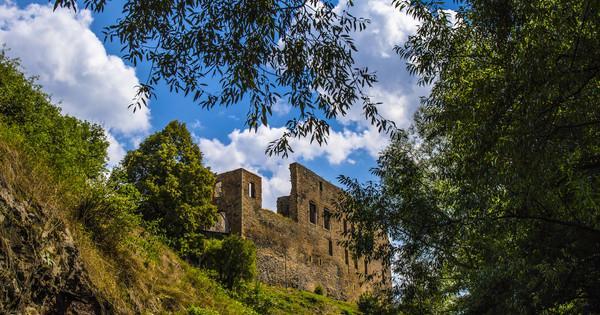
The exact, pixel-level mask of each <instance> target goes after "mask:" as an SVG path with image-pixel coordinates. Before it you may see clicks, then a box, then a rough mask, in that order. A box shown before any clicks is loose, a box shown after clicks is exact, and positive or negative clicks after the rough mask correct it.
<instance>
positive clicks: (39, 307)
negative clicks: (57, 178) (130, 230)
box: [0, 145, 110, 314]
mask: <svg viewBox="0 0 600 315" xmlns="http://www.w3.org/2000/svg"><path fill="white" fill-rule="evenodd" d="M0 154H1V158H0V159H1V160H2V164H1V173H0V249H1V250H0V283H2V286H0V309H1V310H3V311H5V312H8V313H18V314H22V313H33V314H35V313H59V314H63V313H78V314H86V313H89V314H103V313H107V312H108V311H110V306H109V305H107V304H106V303H105V302H103V301H102V300H101V299H98V298H97V297H96V292H95V289H94V287H93V285H92V283H91V281H90V279H89V277H88V275H87V272H86V270H85V268H84V264H83V262H82V259H81V256H80V254H79V251H78V250H77V247H76V246H75V243H74V240H73V237H72V235H71V233H70V232H69V230H68V229H67V228H66V227H65V225H64V224H63V222H62V221H61V220H60V219H59V218H57V217H56V216H53V215H52V213H51V212H50V211H51V210H52V209H51V208H52V207H51V206H50V205H49V204H41V203H40V202H39V199H38V197H39V194H41V193H42V189H41V188H42V187H43V186H40V185H34V184H33V181H35V180H39V179H40V178H31V177H30V178H29V179H26V178H25V180H26V181H28V182H29V183H27V184H28V185H27V186H28V187H30V188H33V189H34V190H36V191H34V190H26V189H24V187H25V186H24V185H23V184H25V182H24V178H23V176H26V174H24V170H25V168H23V167H22V165H21V162H22V160H21V159H20V158H19V156H18V154H17V153H16V152H15V151H11V150H10V149H9V148H8V147H6V146H4V145H2V148H0ZM9 161H10V162H9ZM27 175H32V174H27ZM28 177H29V176H28ZM46 200H49V199H46Z"/></svg>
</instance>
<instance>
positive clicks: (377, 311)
mask: <svg viewBox="0 0 600 315" xmlns="http://www.w3.org/2000/svg"><path fill="white" fill-rule="evenodd" d="M356 304H357V306H358V310H359V311H360V312H361V313H363V314H364V315H387V314H390V315H391V314H397V312H396V311H395V309H394V307H393V305H392V303H390V302H386V301H385V299H383V298H382V297H380V296H377V295H374V294H372V293H363V294H361V295H360V297H359V298H358V302H357V303H356Z"/></svg>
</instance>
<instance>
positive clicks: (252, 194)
mask: <svg viewBox="0 0 600 315" xmlns="http://www.w3.org/2000/svg"><path fill="white" fill-rule="evenodd" d="M248 196H249V197H250V198H256V187H255V185H254V183H253V182H249V183H248Z"/></svg>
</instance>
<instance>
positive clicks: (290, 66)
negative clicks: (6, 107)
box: [54, 0, 390, 154]
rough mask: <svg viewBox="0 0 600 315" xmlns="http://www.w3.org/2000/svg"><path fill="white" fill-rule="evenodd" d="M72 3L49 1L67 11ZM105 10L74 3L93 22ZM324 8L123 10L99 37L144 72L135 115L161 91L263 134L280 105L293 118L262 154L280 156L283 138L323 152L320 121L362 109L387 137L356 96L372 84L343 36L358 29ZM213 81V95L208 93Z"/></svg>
mask: <svg viewBox="0 0 600 315" xmlns="http://www.w3.org/2000/svg"><path fill="white" fill-rule="evenodd" d="M76 2H77V1H75V0H55V1H54V3H55V7H59V6H62V7H69V8H75V3H76ZM106 2H107V1H106V0H84V1H83V3H84V4H85V6H86V7H87V8H90V9H92V10H94V11H96V12H99V11H102V10H103V8H104V6H105V4H106ZM351 2H352V1H349V2H348V3H349V4H351ZM334 8H335V3H334V2H331V1H319V0H277V1H264V0H261V1H231V0H227V1H212V0H194V1H144V0H128V1H125V2H124V3H123V17H121V18H119V19H118V20H117V21H116V23H115V24H114V25H111V26H109V27H107V28H106V30H105V31H106V34H107V37H108V38H109V39H110V40H113V39H116V40H118V42H119V43H120V44H121V46H122V49H123V51H124V52H125V55H124V56H123V58H124V59H125V60H126V61H128V62H130V63H132V64H133V65H136V64H137V63H139V62H148V63H149V64H152V65H153V67H152V68H151V70H150V71H151V74H150V76H149V80H148V82H145V83H143V84H142V85H141V86H140V88H139V99H138V102H136V103H135V104H132V105H133V106H141V104H144V105H145V104H146V100H147V99H148V98H150V97H152V96H153V95H154V94H153V86H155V85H157V84H158V83H159V82H161V81H162V82H164V83H166V84H167V85H168V86H169V87H170V88H171V90H174V91H175V92H182V93H184V94H185V95H188V94H189V95H191V96H193V99H194V101H196V102H197V103H199V104H200V105H201V106H202V107H205V108H209V109H210V108H213V107H214V106H219V105H220V106H230V105H233V104H238V103H243V104H248V105H249V108H248V115H247V118H246V123H247V125H248V126H249V127H250V128H258V126H260V125H261V124H263V125H267V124H268V120H269V119H270V117H271V115H272V109H273V106H274V105H275V104H276V103H277V102H280V101H282V102H287V103H289V104H290V105H291V106H292V107H293V108H294V109H295V110H294V111H292V113H291V114H290V116H292V117H290V119H289V121H288V123H287V127H288V131H287V132H286V133H285V134H284V135H283V137H282V138H281V139H279V140H277V141H275V142H273V143H272V144H271V145H270V146H269V150H270V152H272V153H273V152H274V153H283V154H287V152H288V151H289V150H290V149H291V148H290V145H289V142H288V138H290V137H310V139H311V140H313V141H316V142H318V143H319V144H322V143H324V142H325V141H326V140H327V136H328V134H329V124H328V122H327V121H328V120H329V119H334V118H336V117H339V116H344V115H346V113H347V112H348V111H349V109H350V108H351V106H352V105H355V103H359V102H362V104H363V111H364V113H365V116H366V118H367V119H368V120H370V121H371V122H373V123H374V124H377V125H378V126H379V127H380V128H381V129H387V128H388V127H390V124H389V122H388V121H386V120H384V119H382V118H381V117H380V116H379V115H378V113H377V107H376V104H374V103H373V102H371V100H370V99H369V97H368V96H367V95H366V94H365V93H364V87H365V86H370V85H371V84H372V83H373V82H375V80H376V79H375V76H374V75H373V73H371V72H369V71H368V69H362V68H358V67H356V65H355V64H354V60H353V53H354V52H355V50H356V47H355V46H354V43H353V40H352V37H351V36H350V34H351V33H352V32H354V31H356V30H363V29H364V28H365V27H366V24H367V21H366V20H364V19H360V18H357V17H354V16H352V15H351V14H349V13H348V12H347V11H346V10H345V9H342V10H334ZM215 79H217V80H218V83H217V84H216V85H217V86H212V85H208V84H211V82H214V81H215ZM134 108H135V107H134Z"/></svg>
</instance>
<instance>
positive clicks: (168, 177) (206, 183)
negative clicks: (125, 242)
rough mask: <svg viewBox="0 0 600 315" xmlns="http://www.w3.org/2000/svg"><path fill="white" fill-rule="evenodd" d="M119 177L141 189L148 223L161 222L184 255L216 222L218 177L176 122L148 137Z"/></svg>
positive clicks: (142, 208)
mask: <svg viewBox="0 0 600 315" xmlns="http://www.w3.org/2000/svg"><path fill="white" fill-rule="evenodd" d="M113 176H114V177H116V178H117V179H118V180H120V181H121V182H123V183H130V184H133V185H134V186H135V188H136V189H137V190H138V191H139V193H140V194H141V199H142V200H141V202H140V204H139V207H138V210H139V212H140V213H141V214H142V216H143V218H144V220H146V221H149V222H157V223H158V227H159V228H160V229H161V230H162V231H163V233H164V234H165V235H166V236H167V237H168V238H169V239H170V240H171V241H172V242H173V245H175V247H176V248H177V249H180V250H183V253H182V254H184V255H185V254H189V253H188V251H191V250H193V249H192V248H191V247H190V246H191V245H190V242H191V243H197V242H196V241H197V240H198V239H199V232H200V231H201V230H202V229H203V228H206V227H208V226H210V225H211V224H212V223H213V222H214V220H215V218H216V213H217V209H216V207H215V206H214V205H213V204H212V190H213V186H214V184H215V178H214V175H213V173H212V172H211V171H210V170H209V169H208V168H206V167H204V166H203V165H202V153H201V152H200V149H199V148H198V145H197V144H195V143H194V142H193V141H192V137H191V135H190V133H189V131H188V130H187V128H186V126H185V124H183V123H180V122H178V121H172V122H170V123H169V124H168V125H167V126H166V127H165V128H164V129H163V130H162V131H159V132H157V133H155V134H153V135H150V136H149V137H148V138H146V139H145V140H144V141H143V142H142V143H141V144H140V147H139V148H138V149H136V150H133V151H129V152H128V153H127V155H126V156H125V158H124V159H123V162H122V165H121V167H120V168H117V169H116V170H115V171H113ZM117 179H116V180H117ZM192 245H193V244H192Z"/></svg>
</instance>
